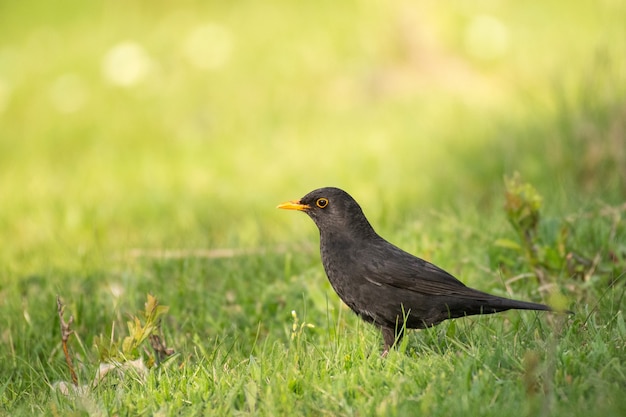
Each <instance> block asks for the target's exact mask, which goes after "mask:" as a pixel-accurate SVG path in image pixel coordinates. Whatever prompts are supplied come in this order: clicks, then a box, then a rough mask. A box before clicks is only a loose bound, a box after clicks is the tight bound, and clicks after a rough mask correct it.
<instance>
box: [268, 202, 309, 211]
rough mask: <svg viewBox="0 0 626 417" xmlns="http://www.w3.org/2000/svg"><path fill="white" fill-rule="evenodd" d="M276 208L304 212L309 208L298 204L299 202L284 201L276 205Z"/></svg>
mask: <svg viewBox="0 0 626 417" xmlns="http://www.w3.org/2000/svg"><path fill="white" fill-rule="evenodd" d="M276 208H279V209H283V210H299V211H304V210H306V209H308V208H310V207H309V206H307V205H306V204H300V201H286V202H284V203H282V204H279V205H277V206H276Z"/></svg>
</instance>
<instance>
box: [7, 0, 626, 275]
mask: <svg viewBox="0 0 626 417" xmlns="http://www.w3.org/2000/svg"><path fill="white" fill-rule="evenodd" d="M625 21H626V4H625V2H624V1H619V0H604V1H591V0H578V1H574V2H563V1H544V2H522V3H520V2H513V1H478V2H471V3H467V2H464V1H450V2H437V1H416V2H412V1H372V0H368V1H342V2H335V1H326V0H322V1H316V2H311V3H307V2H291V1H280V0H276V1H269V2H249V1H231V2H221V1H178V2H167V1H137V2H120V1H103V2H98V1H93V2H84V1H69V0H66V1H61V2H43V1H22V2H16V1H13V2H8V1H4V2H1V3H0V28H1V29H0V33H1V34H2V36H1V38H0V126H1V127H0V193H1V194H0V199H1V209H0V210H1V216H0V240H1V241H2V250H0V253H1V256H2V262H3V264H4V265H9V268H13V266H15V267H16V268H28V267H31V268H33V269H38V268H39V269H40V268H41V267H43V266H46V267H47V266H49V265H54V264H55V263H57V262H59V263H62V264H67V263H68V262H74V260H77V261H78V262H79V263H80V259H81V258H82V257H84V256H85V254H93V253H103V254H106V256H109V255H110V254H111V253H114V254H115V253H125V251H126V250H128V249H130V248H144V249H150V248H223V247H259V246H266V245H275V244H277V243H279V242H293V241H294V240H299V241H305V240H310V239H309V238H310V237H311V236H313V233H315V231H314V229H313V228H312V227H309V228H305V226H304V225H303V221H304V220H303V219H301V218H299V216H289V215H286V214H285V213H279V212H278V211H277V210H275V206H276V204H277V203H279V202H281V201H284V200H286V199H293V198H299V197H301V196H302V195H304V194H305V193H306V192H308V191H310V190H312V189H314V188H317V187H321V186H327V185H335V186H340V187H342V188H345V189H347V190H348V191H349V192H351V193H352V194H353V195H354V196H355V197H356V198H357V199H358V200H359V201H360V202H361V203H362V205H363V206H364V207H365V211H366V213H367V214H368V215H369V216H370V217H371V219H372V220H373V222H374V223H375V224H377V225H380V227H382V229H383V231H384V230H397V229H398V228H400V227H402V225H403V224H404V222H405V216H408V217H410V218H416V217H419V211H420V210H440V209H446V208H450V209H452V210H459V211H463V210H464V209H465V208H466V207H473V210H482V209H484V210H487V212H489V210H490V209H493V208H494V207H499V206H500V205H501V189H502V177H503V175H506V174H510V173H512V172H513V171H516V170H517V171H520V172H521V173H522V175H523V176H524V177H525V178H526V179H528V180H529V181H531V182H533V183H534V184H535V185H536V186H537V187H538V188H539V189H540V192H541V193H543V194H546V193H547V194H549V196H550V198H548V199H547V200H548V201H547V203H546V204H547V206H548V207H554V208H555V209H563V208H569V211H572V210H575V209H576V208H577V207H579V205H580V204H581V202H582V203H583V204H584V202H585V201H592V200H594V199H595V198H598V197H600V198H601V199H602V200H603V201H608V202H615V201H618V202H619V201H621V200H623V198H624V196H625V195H626V185H625V184H626V168H625V166H626V156H625V152H626V151H625V150H624V149H625V148H626V146H625V136H626V134H625V133H624V132H625V127H626V121H625V120H626V105H625V101H624V97H625V96H624V92H625V90H626V88H625V87H626V75H625V74H626V68H625V62H626V60H625V59H624V56H626V25H624V22H625ZM389 213H396V214H395V216H388V214H389ZM398 213H400V214H398ZM305 230H306V232H304V231H305ZM298 233H306V234H305V235H304V236H300V237H297V236H296V237H294V235H295V234H298ZM42 250H43V251H42Z"/></svg>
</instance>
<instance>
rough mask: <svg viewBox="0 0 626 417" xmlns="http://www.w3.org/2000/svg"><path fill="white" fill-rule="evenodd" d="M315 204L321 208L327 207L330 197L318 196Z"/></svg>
mask: <svg viewBox="0 0 626 417" xmlns="http://www.w3.org/2000/svg"><path fill="white" fill-rule="evenodd" d="M315 205H316V206H317V207H319V208H321V209H323V208H325V207H326V206H327V205H328V199H327V198H323V197H322V198H318V199H317V201H316V202H315Z"/></svg>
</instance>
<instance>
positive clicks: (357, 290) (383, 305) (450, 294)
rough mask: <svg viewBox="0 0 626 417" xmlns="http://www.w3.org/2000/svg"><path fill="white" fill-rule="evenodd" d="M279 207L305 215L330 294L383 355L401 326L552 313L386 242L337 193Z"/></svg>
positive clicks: (323, 191)
mask: <svg viewBox="0 0 626 417" xmlns="http://www.w3.org/2000/svg"><path fill="white" fill-rule="evenodd" d="M278 207H279V208H283V209H292V210H300V211H304V212H305V213H307V214H308V215H309V216H310V217H311V218H312V219H313V221H314V222H315V224H316V225H317V227H318V229H319V231H320V252H321V257H322V264H323V265H324V269H325V271H326V275H327V276H328V279H329V281H330V283H331V285H332V287H333V289H334V290H335V291H336V292H337V294H338V295H339V297H340V298H341V299H342V300H343V302H344V303H346V304H347V305H348V307H350V308H351V309H352V310H353V311H354V312H355V313H356V314H358V315H359V316H360V317H361V318H363V319H364V320H365V321H368V322H370V323H373V324H375V325H377V326H379V327H380V328H381V331H382V334H383V339H384V342H385V350H384V353H385V354H386V352H387V351H388V350H389V348H390V347H391V346H392V345H393V344H394V343H395V342H396V341H397V340H399V339H400V338H401V337H402V334H403V328H408V329H423V328H426V327H429V326H433V325H435V324H438V323H440V322H442V321H444V320H447V319H452V318H457V317H463V316H470V315H474V314H491V313H497V312H500V311H505V310H510V309H523V310H551V308H550V307H548V306H546V305H543V304H537V303H529V302H525V301H517V300H510V299H508V298H503V297H498V296H495V295H491V294H487V293H484V292H481V291H478V290H475V289H472V288H469V287H467V286H466V285H465V284H463V283H462V282H461V281H459V280H458V279H456V278H455V277H453V276H452V275H450V274H449V273H447V272H446V271H444V270H443V269H441V268H439V267H437V266H436V265H433V264H432V263H430V262H427V261H425V260H423V259H421V258H418V257H416V256H413V255H411V254H410V253H408V252H405V251H403V250H402V249H400V248H398V247H397V246H395V245H393V244H391V243H389V242H387V241H386V240H385V239H383V238H382V237H380V236H379V235H378V234H377V233H376V232H375V231H374V229H373V228H372V226H371V225H370V223H369V222H368V220H367V218H366V217H365V215H364V214H363V211H362V210H361V207H360V206H359V205H358V203H357V202H356V201H355V200H354V199H353V198H352V197H351V196H350V195H349V194H348V193H346V192H345V191H343V190H341V189H339V188H333V187H327V188H320V189H318V190H314V191H312V192H310V193H309V194H307V195H306V196H304V197H303V198H302V199H300V200H299V201H295V202H288V203H284V204H281V205H279V206H278Z"/></svg>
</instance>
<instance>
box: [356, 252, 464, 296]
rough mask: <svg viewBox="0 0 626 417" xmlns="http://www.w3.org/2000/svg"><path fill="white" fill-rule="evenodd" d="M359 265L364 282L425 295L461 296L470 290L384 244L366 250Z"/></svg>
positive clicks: (432, 266) (412, 257)
mask: <svg viewBox="0 0 626 417" xmlns="http://www.w3.org/2000/svg"><path fill="white" fill-rule="evenodd" d="M368 254H369V255H370V256H368V257H366V258H364V259H365V261H364V262H363V263H362V264H361V267H362V268H363V271H361V272H362V274H363V277H364V278H365V279H367V280H368V281H370V282H372V283H376V284H377V285H381V286H382V285H387V286H391V287H397V288H402V289H405V290H409V291H415V292H419V293H423V294H427V295H450V294H456V295H463V294H464V293H467V292H468V290H469V291H470V292H473V291H471V290H470V288H469V287H467V286H465V284H463V283H462V282H461V281H459V280H458V279H456V278H455V277H453V276H452V275H450V274H449V273H448V272H446V271H444V270H443V269H441V268H439V267H438V266H436V265H433V264H431V263H430V262H428V261H425V260H423V259H421V258H418V257H416V256H413V255H411V254H410V253H408V252H405V251H403V250H402V249H400V248H398V247H396V246H394V245H391V244H390V243H388V242H383V243H382V244H378V245H375V246H374V247H370V248H369V249H368Z"/></svg>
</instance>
